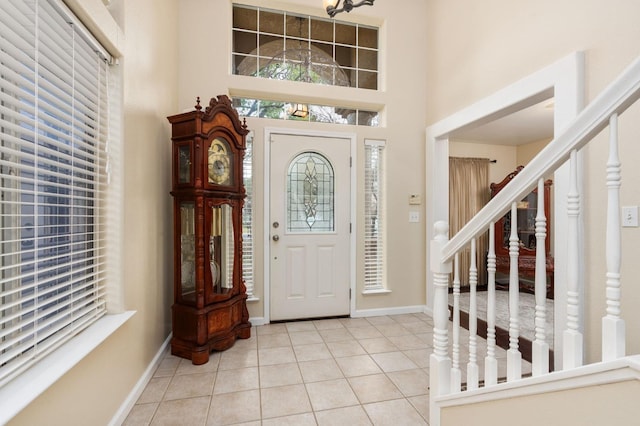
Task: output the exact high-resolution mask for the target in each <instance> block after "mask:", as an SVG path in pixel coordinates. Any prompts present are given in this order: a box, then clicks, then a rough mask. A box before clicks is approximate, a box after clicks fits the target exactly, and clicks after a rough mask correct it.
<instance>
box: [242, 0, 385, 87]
mask: <svg viewBox="0 0 640 426" xmlns="http://www.w3.org/2000/svg"><path fill="white" fill-rule="evenodd" d="M232 63H233V73H234V74H236V75H246V76H253V77H263V78H269V79H276V80H291V81H303V82H307V83H314V84H327V85H333V86H347V87H358V88H361V89H371V90H377V89H378V29H377V28H375V27H370V26H364V25H359V24H352V23H347V22H339V21H336V20H329V19H321V18H316V17H312V16H307V15H299V14H293V13H289V12H284V11H277V10H271V9H264V8H258V7H252V6H244V5H237V4H236V5H234V6H233V52H232Z"/></svg>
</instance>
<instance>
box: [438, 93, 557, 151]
mask: <svg viewBox="0 0 640 426" xmlns="http://www.w3.org/2000/svg"><path fill="white" fill-rule="evenodd" d="M450 138H451V139H463V140H465V142H479V143H485V144H489V145H510V146H517V145H524V144H527V143H531V142H536V141H539V140H542V139H552V138H553V99H545V100H544V101H542V102H539V103H537V104H535V105H532V106H530V107H527V108H524V109H522V110H520V111H517V112H515V113H512V114H510V115H507V116H505V117H502V118H498V119H496V120H494V121H491V122H489V123H486V124H482V125H479V126H476V127H473V128H464V129H460V130H457V131H456V132H454V133H453V134H452V135H450Z"/></svg>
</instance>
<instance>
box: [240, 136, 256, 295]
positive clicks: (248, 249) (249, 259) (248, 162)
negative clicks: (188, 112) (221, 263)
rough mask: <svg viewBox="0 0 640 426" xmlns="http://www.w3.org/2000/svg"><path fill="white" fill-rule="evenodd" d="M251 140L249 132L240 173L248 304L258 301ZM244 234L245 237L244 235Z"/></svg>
mask: <svg viewBox="0 0 640 426" xmlns="http://www.w3.org/2000/svg"><path fill="white" fill-rule="evenodd" d="M253 139H254V134H253V132H249V134H248V135H247V138H246V148H245V152H244V159H243V163H242V173H243V180H244V186H245V191H246V193H245V194H246V197H245V200H244V206H243V209H242V229H243V230H242V232H243V235H242V278H243V279H244V284H245V286H246V288H247V301H249V302H253V301H258V300H260V299H258V298H257V297H256V296H255V294H253V292H254V289H255V278H254V268H253V259H254V257H253V246H254V244H253V241H254V240H253V238H254V226H253V225H254V222H255V217H254V214H253V204H254V198H253V189H254V184H255V182H254V180H253ZM245 233H246V234H247V235H244V234H245Z"/></svg>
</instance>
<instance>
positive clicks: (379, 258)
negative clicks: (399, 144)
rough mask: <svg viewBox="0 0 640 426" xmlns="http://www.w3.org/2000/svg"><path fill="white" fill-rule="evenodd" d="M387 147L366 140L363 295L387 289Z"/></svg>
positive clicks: (378, 141) (382, 142)
mask: <svg viewBox="0 0 640 426" xmlns="http://www.w3.org/2000/svg"><path fill="white" fill-rule="evenodd" d="M384 147H385V142H384V141H380V140H368V139H367V140H365V147H364V152H365V155H364V157H365V166H364V186H365V188H364V194H365V195H364V196H365V201H364V209H365V213H364V292H365V293H366V292H373V291H380V290H384V288H385V287H384V286H385V279H384V276H385V255H384Z"/></svg>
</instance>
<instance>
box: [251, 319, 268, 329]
mask: <svg viewBox="0 0 640 426" xmlns="http://www.w3.org/2000/svg"><path fill="white" fill-rule="evenodd" d="M249 322H250V323H251V326H252V327H255V326H258V325H265V324H269V322H268V321H267V320H266V319H265V318H264V317H250V318H249Z"/></svg>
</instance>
